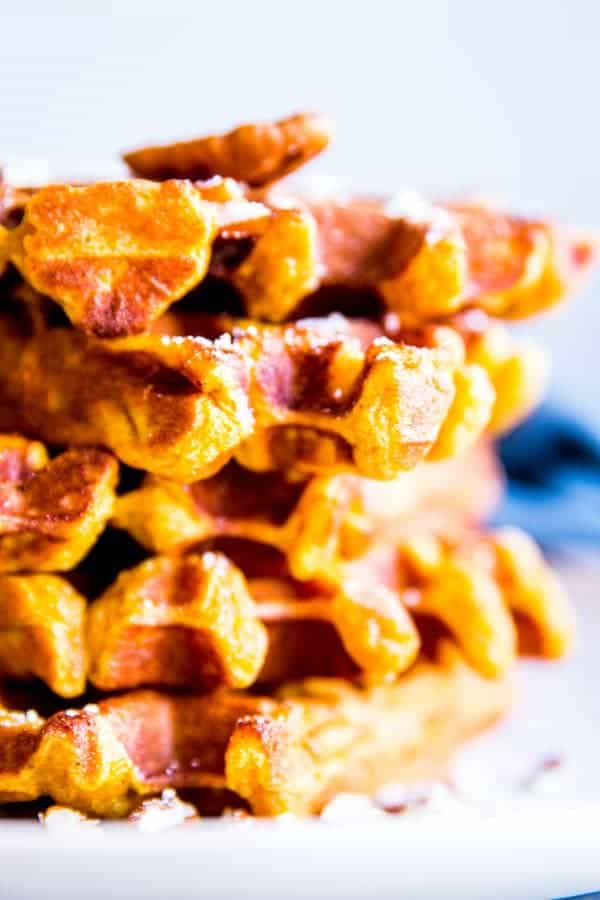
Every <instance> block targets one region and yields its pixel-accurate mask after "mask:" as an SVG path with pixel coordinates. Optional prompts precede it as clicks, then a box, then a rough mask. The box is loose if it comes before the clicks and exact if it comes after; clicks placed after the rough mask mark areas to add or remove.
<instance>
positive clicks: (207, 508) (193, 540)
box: [112, 443, 502, 582]
mask: <svg viewBox="0 0 600 900" xmlns="http://www.w3.org/2000/svg"><path fill="white" fill-rule="evenodd" d="M501 489H502V475H501V473H500V470H499V466H498V463H497V461H496V458H495V455H494V452H493V450H492V448H491V446H490V445H488V444H484V443H482V444H478V445H476V446H475V447H473V448H472V449H471V450H469V451H467V452H465V453H464V454H462V455H460V456H457V457H453V458H450V459H448V460H445V461H443V462H437V463H425V464H422V465H420V466H418V467H417V468H416V469H415V470H414V471H412V472H407V473H404V474H403V475H400V476H398V478H396V479H395V480H394V481H393V482H385V483H381V482H377V481H372V480H368V479H365V478H361V477H359V476H356V475H352V474H348V473H341V474H339V473H338V474H334V475H314V476H309V477H308V478H304V479H299V478H294V477H293V476H291V475H290V474H288V473H286V472H284V471H282V472H268V473H261V472H250V471H249V470H248V469H244V468H243V467H242V466H240V465H239V464H238V463H236V462H235V461H232V462H230V463H228V464H227V465H226V466H225V467H224V468H223V469H221V470H220V472H218V473H217V474H216V475H213V476H212V478H207V479H204V480H203V481H197V482H194V483H193V484H189V485H184V484H178V483H177V482H174V481H170V480H168V479H166V478H161V477H159V476H156V475H148V476H146V477H145V478H144V481H143V482H142V484H141V485H140V486H139V487H138V488H137V489H136V490H133V491H130V492H129V493H126V494H122V495H121V496H120V497H118V499H117V502H116V506H115V512H114V515H113V518H112V524H113V525H115V526H117V527H119V528H122V529H125V530H126V531H128V532H129V533H130V534H131V535H132V537H134V538H135V539H136V540H137V541H138V542H139V543H140V544H141V545H142V546H143V547H145V548H146V549H147V550H148V551H150V552H151V553H172V552H179V551H182V550H188V549H190V548H194V547H198V546H201V545H205V544H206V543H207V542H209V541H213V540H214V539H219V538H227V539H229V538H232V539H241V540H246V541H253V542H256V543H258V544H264V545H268V546H271V547H273V548H275V549H276V550H279V551H280V552H281V553H283V554H284V555H285V558H286V561H287V565H288V567H289V571H290V573H291V575H292V576H293V577H294V578H296V579H298V580H300V581H304V580H309V579H313V580H319V581H325V582H330V581H332V580H333V581H335V579H336V578H337V577H338V576H339V568H340V565H341V564H342V563H343V562H344V561H346V560H349V559H352V558H354V557H356V556H358V555H360V554H361V553H362V552H364V551H365V550H366V548H367V545H368V544H369V543H370V541H371V540H373V539H382V538H385V539H386V540H388V541H396V540H399V539H400V538H401V537H402V536H406V534H407V533H408V532H409V531H410V532H414V530H415V528H416V529H417V530H430V531H434V532H435V533H438V534H439V533H452V532H453V531H457V530H462V529H464V528H465V525H475V524H476V523H481V522H483V521H485V519H486V518H487V517H488V515H489V514H490V513H491V512H492V510H493V508H494V506H495V504H496V502H497V500H498V499H499V496H500V491H501Z"/></svg>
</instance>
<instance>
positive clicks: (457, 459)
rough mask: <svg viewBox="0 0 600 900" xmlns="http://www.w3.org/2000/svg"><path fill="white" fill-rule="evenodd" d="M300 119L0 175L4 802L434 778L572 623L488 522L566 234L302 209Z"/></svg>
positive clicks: (353, 201) (565, 641) (463, 219)
mask: <svg viewBox="0 0 600 900" xmlns="http://www.w3.org/2000/svg"><path fill="white" fill-rule="evenodd" d="M328 140H329V127H328V125H327V123H326V122H325V121H324V120H323V119H321V118H320V117H317V116H313V115H306V114H305V115H297V116H293V117H291V118H288V119H285V120H282V121H279V122H275V123H272V124H268V125H244V126H242V127H240V128H238V129H236V130H234V131H232V132H230V133H228V134H225V135H222V136H212V137H208V138H202V139H197V140H192V141H189V142H185V143H180V144H172V145H169V146H161V147H152V148H147V149H143V150H140V151H136V152H133V153H130V154H128V155H127V157H126V161H127V163H128V165H129V167H130V170H131V173H132V177H130V178H126V179H123V180H122V181H117V182H99V183H91V184H83V185H72V184H54V185H48V186H45V187H40V188H37V189H33V188H32V189H29V188H27V189H26V188H23V187H16V186H12V185H11V184H10V183H1V184H0V222H1V223H2V225H1V226H0V273H1V275H0V279H1V280H0V295H1V299H2V303H1V304H0V431H1V432H2V434H1V436H0V572H1V573H2V574H1V575H0V622H1V628H0V671H1V673H2V685H3V686H2V689H1V690H2V693H1V700H2V710H1V712H0V802H1V803H3V804H11V803H23V802H27V803H37V804H49V803H55V804H60V805H64V806H68V807H70V808H72V809H75V810H77V811H79V812H81V813H83V814H88V815H93V816H99V817H107V818H119V817H125V816H128V815H130V814H132V812H134V811H135V810H136V809H137V808H138V807H139V804H140V803H141V802H143V801H144V798H151V797H153V796H156V795H159V794H160V793H161V791H163V790H164V789H173V790H176V791H180V792H183V793H184V795H185V796H188V797H193V799H194V803H195V804H196V807H197V808H198V809H199V811H200V812H201V813H208V812H214V811H218V810H222V809H223V808H225V807H227V808H231V807H239V808H240V809H245V810H246V811H249V812H250V813H252V814H254V815H258V816H274V815H280V814H283V813H295V814H298V815H309V814H315V813H319V811H320V810H321V809H322V808H323V806H324V805H325V804H326V803H327V802H328V801H329V800H330V799H331V798H332V797H333V796H334V795H335V794H337V793H338V792H340V791H345V790H352V791H374V790H376V789H377V788H378V787H380V786H381V785H382V784H384V783H386V782H390V781H396V782H398V781H400V782H405V783H408V782H410V781H411V780H414V779H420V778H422V777H426V776H429V775H432V774H437V773H439V772H440V771H441V770H443V768H444V767H445V765H446V764H447V761H448V759H449V757H450V756H451V754H452V752H453V751H454V750H455V749H456V747H457V746H458V745H459V744H460V742H462V741H463V740H464V739H465V738H466V737H468V736H469V735H472V734H474V733H476V732H478V731H479V730H481V729H482V728H484V727H486V726H488V725H489V724H490V723H492V722H494V721H495V720H497V719H498V717H500V716H501V715H502V714H503V713H504V712H505V711H506V710H507V708H508V706H509V704H510V701H511V697H512V673H513V668H514V664H515V659H516V657H517V656H518V653H519V651H521V652H531V653H537V654H540V655H543V656H546V657H558V656H560V655H561V654H563V653H564V652H565V651H566V650H567V649H568V648H569V646H570V644H571V641H572V633H573V623H572V616H571V613H570V609H569V606H568V603H567V601H566V599H565V597H564V595H563V593H562V590H561V587H560V585H559V583H558V581H557V579H556V577H555V575H554V574H553V572H552V571H551V569H550V568H549V567H548V565H547V563H546V562H545V561H544V559H543V557H542V556H541V554H540V552H539V550H538V549H537V548H536V547H535V546H534V544H533V543H532V542H531V540H530V539H529V538H528V537H527V536H526V535H524V534H522V533H520V532H517V531H516V530H502V531H496V532H494V531H489V530H486V528H485V525H484V522H485V520H486V518H487V517H488V516H489V514H490V512H491V511H492V509H493V507H494V504H495V502H496V500H497V499H498V496H499V493H500V491H501V489H502V479H501V476H500V473H499V470H498V466H497V463H496V460H495V456H494V452H493V449H492V441H493V438H494V436H495V435H497V434H498V433H500V432H502V431H504V430H505V429H507V428H510V427H512V426H513V425H514V424H515V423H516V422H518V421H519V420H520V419H521V418H522V417H523V416H524V415H525V414H526V413H527V412H529V410H530V409H531V408H532V407H533V406H534V405H535V403H536V402H537V400H538V398H539V396H540V393H541V391H542V389H543V386H544V381H545V377H546V363H545V358H544V355H543V354H542V353H541V352H540V350H539V349H538V348H536V347H534V346H530V345H529V344H521V343H518V342H516V341H515V340H514V339H513V337H512V335H511V334H510V332H509V331H508V330H507V326H506V324H505V322H504V321H503V320H508V319H517V318H522V317H526V316H529V315H532V314H534V313H536V312H538V311H540V310H542V309H544V308H546V307H550V306H552V305H554V304H556V303H557V302H559V301H560V300H562V299H563V297H564V296H565V295H566V294H567V293H568V292H569V291H570V290H571V289H572V287H573V286H574V285H575V283H576V282H577V280H578V279H579V276H580V275H581V274H582V273H583V272H584V271H585V270H586V269H587V268H588V267H589V264H590V263H591V261H592V257H593V245H592V242H591V240H590V239H589V237H587V236H586V235H582V234H580V233H576V232H574V231H571V230H569V229H563V228H560V227H558V226H556V225H554V224H551V223H549V222H545V221H538V220H535V221H534V220H528V219H523V218H517V217H515V216H512V215H508V214H506V213H505V212H503V211H501V210H499V209H497V208H495V207H492V206H490V205H487V204H485V203H483V202H481V201H476V202H475V201H473V202H471V201H460V202H452V203H449V202H443V203H437V202H436V203H430V202H427V201H425V200H424V199H422V198H419V197H417V196H416V195H413V194H410V195H408V194H400V195H397V196H392V197H389V198H370V197H361V196H339V195H338V196H335V197H332V196H323V195H322V194H321V195H319V196H315V195H309V194H308V193H301V192H298V191H294V190H293V188H292V187H290V186H289V182H287V181H286V182H285V183H283V182H282V179H283V177H284V176H286V175H288V174H289V173H290V172H292V170H295V169H297V168H298V167H299V166H301V165H302V164H303V163H305V162H307V161H309V160H310V159H311V158H312V157H314V156H315V155H316V154H318V153H319V152H320V151H322V150H323V149H324V148H325V146H326V145H327V143H328Z"/></svg>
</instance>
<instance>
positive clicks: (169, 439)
mask: <svg viewBox="0 0 600 900" xmlns="http://www.w3.org/2000/svg"><path fill="white" fill-rule="evenodd" d="M442 331H444V333H446V331H447V330H446V331H445V330H443V329H442ZM377 333H378V332H377V330H375V332H374V334H375V335H377ZM455 337H456V336H455ZM0 340H1V346H2V350H1V352H0V428H2V429H3V430H22V431H27V432H34V433H35V434H36V435H37V436H38V437H40V438H41V439H43V440H47V441H49V442H52V443H60V444H76V445H79V444H103V445H105V446H107V447H109V448H110V449H111V450H112V451H113V452H114V453H115V454H116V455H117V456H118V457H119V458H120V459H122V460H123V462H126V463H128V464H129V465H131V466H135V467H137V468H140V469H146V470H147V471H151V472H154V473H155V474H159V475H160V474H163V475H166V476H168V477H170V478H172V479H175V480H178V481H182V482H191V481H194V480H196V479H198V478H203V477H207V476H209V475H211V474H213V473H214V472H215V471H217V470H218V469H219V468H221V467H222V466H223V465H224V464H225V463H226V462H227V461H228V460H229V459H230V458H231V457H232V456H233V455H234V454H235V456H236V457H237V458H238V459H239V460H240V461H241V462H242V463H243V464H245V465H248V466H249V467H250V468H254V469H259V468H283V467H287V466H288V465H289V463H290V456H293V459H294V462H295V465H296V466H297V467H300V468H302V469H303V470H305V471H327V470H336V469H340V468H345V469H354V470H358V471H359V472H360V473H361V474H363V475H366V476H367V477H372V478H384V479H385V478H388V479H389V478H393V477H394V476H395V475H397V474H398V473H399V472H400V471H402V470H404V469H409V468H411V467H413V466H414V465H416V463H417V462H419V461H420V460H421V459H422V458H424V457H425V456H426V455H427V453H428V452H429V450H430V449H431V448H432V447H433V446H434V444H435V443H436V439H437V437H438V433H439V431H440V427H441V425H442V423H443V422H444V420H445V419H446V417H447V416H448V414H449V413H450V412H451V411H452V416H453V419H456V418H458V415H459V413H458V415H457V412H458V411H457V405H458V406H459V407H460V404H461V403H462V398H463V396H464V395H465V393H467V394H468V396H469V401H470V403H471V407H472V414H471V421H470V425H469V427H468V428H466V429H465V427H464V423H462V422H461V440H460V443H461V447H462V446H464V445H465V444H467V443H469V442H471V441H473V440H475V439H476V438H477V437H478V436H479V433H480V432H481V430H482V428H483V427H484V426H485V424H486V422H487V420H488V418H489V416H490V414H491V410H492V406H493V398H494V395H493V390H492V388H491V386H490V384H489V380H488V378H487V376H486V375H485V372H484V371H483V369H481V368H479V367H474V366H466V365H465V363H464V362H463V355H462V351H461V349H460V346H461V345H460V341H459V348H458V351H457V349H456V342H454V346H453V348H452V349H450V348H449V347H448V346H445V345H443V344H440V345H438V346H430V347H420V346H413V345H409V344H396V343H394V342H392V341H390V340H389V339H386V338H382V337H379V336H373V333H372V332H371V329H370V326H367V324H366V323H365V326H364V327H363V326H361V325H360V324H358V325H354V324H352V323H351V322H349V321H348V320H345V319H343V318H342V317H336V316H334V317H330V318H329V319H323V320H310V321H309V320H307V321H306V322H299V323H296V324H293V325H288V326H265V327H263V328H257V327H256V326H254V325H252V324H251V323H246V324H242V325H240V326H237V327H235V328H234V329H233V330H232V333H231V334H226V335H224V336H221V337H220V338H216V339H215V340H209V339H207V338H202V337H179V336H177V337H169V336H168V335H158V334H148V335H140V336H139V337H132V338H123V339H119V340H114V341H101V340H98V339H94V338H89V337H86V336H85V335H84V334H83V333H81V332H78V331H76V330H74V329H70V328H62V327H56V328H43V327H40V330H39V331H38V332H37V333H34V334H33V335H32V336H31V335H30V333H29V332H28V331H27V330H25V329H22V328H20V327H19V324H18V323H17V322H16V321H15V318H14V316H13V315H12V314H9V313H6V314H5V316H4V317H0ZM457 340H458V339H457ZM459 370H461V375H460V378H458V376H457V372H458V371H459ZM471 388H473V390H471ZM473 391H474V394H475V396H474V395H473ZM453 405H454V409H452V407H453ZM473 406H475V409H473ZM452 449H456V442H452Z"/></svg>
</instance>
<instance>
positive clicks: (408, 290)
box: [0, 115, 594, 337]
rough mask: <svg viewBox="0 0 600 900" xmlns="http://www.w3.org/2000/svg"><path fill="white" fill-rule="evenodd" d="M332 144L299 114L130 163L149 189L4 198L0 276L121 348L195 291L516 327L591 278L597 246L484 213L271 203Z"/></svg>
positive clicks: (264, 310)
mask: <svg viewBox="0 0 600 900" xmlns="http://www.w3.org/2000/svg"><path fill="white" fill-rule="evenodd" d="M328 139H329V132H328V128H327V126H326V124H325V123H324V122H323V120H321V119H320V118H317V117H315V116H311V115H297V116H293V117H291V118H289V119H285V120H282V121H280V122H276V123H273V124H271V125H244V126H242V127H241V128H238V129H236V130H235V131H233V132H231V133H229V134H226V135H223V136H216V137H209V138H203V139H199V140H195V141H189V142H186V143H181V144H173V145H171V146H165V147H160V148H148V149H145V150H140V151H136V152H133V153H130V154H128V155H127V156H126V160H127V162H128V163H129V165H130V167H131V169H132V170H133V172H134V173H135V174H136V175H142V176H143V177H144V178H145V179H153V180H142V179H132V180H129V181H122V182H114V183H97V184H90V185H84V186H71V185H52V186H48V187H45V188H42V189H40V190H38V191H35V192H28V191H19V192H12V193H11V191H10V190H9V189H8V188H7V187H5V188H4V191H3V194H2V196H1V197H0V221H2V220H3V221H4V222H5V225H6V226H9V227H6V228H4V227H3V228H2V230H1V231H0V270H1V269H2V267H3V266H5V265H6V264H7V263H8V262H9V261H10V262H12V264H13V265H14V266H15V267H16V268H17V269H18V270H19V271H20V273H21V274H22V276H23V277H24V278H25V279H26V281H27V282H28V283H29V284H30V285H31V286H32V287H34V288H35V289H36V290H37V291H39V292H40V293H42V294H45V295H47V296H49V297H51V298H52V299H53V300H54V301H56V302H57V303H59V304H60V305H61V306H62V307H63V309H64V310H65V312H66V314H67V316H68V317H69V319H70V320H71V321H72V322H73V323H74V324H75V325H76V326H78V327H80V328H81V329H83V330H84V331H86V332H88V333H92V334H95V335H99V336H103V337H116V336H126V335H133V334H139V333H141V332H144V331H146V330H148V329H149V328H150V326H151V323H152V322H153V321H154V320H156V319H157V318H158V317H159V316H160V315H161V314H162V313H163V312H165V310H167V309H168V308H169V307H170V306H171V305H172V304H173V303H174V302H175V301H177V300H180V299H181V298H183V297H184V296H187V295H190V294H191V293H192V292H193V293H192V296H191V298H190V303H191V304H192V305H193V306H194V307H195V308H196V309H198V310H199V311H205V310H206V308H207V306H208V307H214V303H215V298H217V302H218V298H222V297H227V298H228V300H229V302H231V298H232V297H234V298H235V301H236V303H237V304H238V307H239V304H241V307H242V309H243V311H244V312H245V313H246V314H247V315H249V316H251V317H253V318H256V319H260V320H264V321H267V322H280V321H284V320H289V319H294V318H298V317H299V316H302V315H304V314H306V312H307V311H309V312H311V313H312V312H318V313H325V312H331V311H334V310H335V311H339V312H343V313H352V312H354V311H355V310H356V309H357V308H358V309H359V310H360V311H361V314H363V315H366V316H367V317H369V318H378V317H379V315H380V314H381V311H382V309H383V310H385V309H388V310H391V311H393V312H394V313H396V314H398V315H399V316H400V317H401V319H402V322H403V324H405V325H406V324H411V325H413V324H417V323H421V322H424V321H431V320H436V319H439V318H442V317H446V316H448V315H450V314H453V313H456V312H457V311H459V310H462V309H465V308H471V307H477V308H481V309H483V310H485V311H486V312H488V313H490V314H491V315H495V316H504V317H507V318H520V317H523V316H528V315H531V314H532V313H535V312H537V311H538V310H541V309H544V308H546V307H548V306H551V305H553V304H555V303H556V302H558V301H559V300H560V299H562V298H563V297H564V296H565V295H566V294H567V293H568V292H569V291H570V290H571V289H572V288H573V287H574V285H575V283H576V281H577V279H578V277H579V275H580V274H581V273H582V272H583V271H584V270H585V269H587V268H588V266H589V263H590V261H591V259H592V257H593V255H594V246H593V242H592V240H591V239H590V237H589V236H587V235H579V234H575V233H574V232H571V231H570V230H568V229H563V228H560V227H557V226H555V225H553V224H552V223H550V222H545V221H537V220H529V219H523V218H519V217H516V216H512V215H508V214H506V213H504V212H502V211H501V210H498V209H495V208H493V207H491V206H488V205H486V204H483V203H481V202H461V203H443V204H436V205H432V204H429V203H426V202H424V201H422V200H418V199H416V198H415V197H413V196H412V195H411V196H410V197H408V196H398V197H394V198H390V199H388V200H375V199H364V198H357V197H353V198H339V197H337V198H329V199H320V200H318V201H315V200H314V199H311V198H308V197H302V196H298V195H296V194H293V195H287V194H285V193H282V192H281V191H279V190H278V191H275V190H273V189H272V187H271V185H272V183H273V182H274V181H276V180H277V179H279V178H281V176H283V175H286V174H288V173H289V172H291V171H292V170H294V169H296V168H297V167H298V166H300V165H302V164H303V163H304V162H306V161H308V160H309V159H311V158H312V157H313V156H315V155H316V154H317V153H319V152H320V151H321V150H322V149H323V148H324V147H325V146H326V145H327V143H328ZM165 178H166V179H170V180H166V181H163V180H162V179H165ZM199 179H203V180H199ZM206 179H210V180H206ZM19 220H21V221H20V223H19V224H17V225H16V227H15V223H17V222H19Z"/></svg>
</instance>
